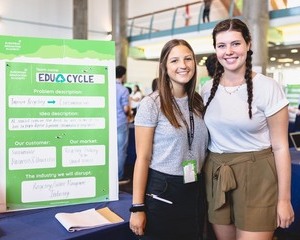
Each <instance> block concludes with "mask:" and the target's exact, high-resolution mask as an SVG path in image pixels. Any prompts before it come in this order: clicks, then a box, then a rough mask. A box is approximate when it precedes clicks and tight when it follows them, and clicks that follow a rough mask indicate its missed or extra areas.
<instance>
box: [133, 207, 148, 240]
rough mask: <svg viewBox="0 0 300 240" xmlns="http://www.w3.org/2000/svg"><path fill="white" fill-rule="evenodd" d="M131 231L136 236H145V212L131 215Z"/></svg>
mask: <svg viewBox="0 0 300 240" xmlns="http://www.w3.org/2000/svg"><path fill="white" fill-rule="evenodd" d="M129 226H130V229H131V230H132V232H133V233H135V234H136V235H140V236H141V235H144V230H145V226H146V213H145V212H133V213H131V215H130V225H129Z"/></svg>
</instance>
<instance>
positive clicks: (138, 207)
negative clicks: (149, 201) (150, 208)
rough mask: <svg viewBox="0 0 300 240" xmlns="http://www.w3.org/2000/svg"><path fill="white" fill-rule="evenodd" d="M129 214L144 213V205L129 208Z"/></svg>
mask: <svg viewBox="0 0 300 240" xmlns="http://www.w3.org/2000/svg"><path fill="white" fill-rule="evenodd" d="M129 211H130V212H146V205H145V204H140V205H132V206H131V208H129Z"/></svg>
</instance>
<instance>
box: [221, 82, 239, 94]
mask: <svg viewBox="0 0 300 240" xmlns="http://www.w3.org/2000/svg"><path fill="white" fill-rule="evenodd" d="M243 83H244V81H242V82H241V83H240V84H239V85H238V86H236V88H234V89H233V90H232V91H229V90H228V89H227V88H226V87H225V83H224V84H223V85H222V86H223V88H224V90H225V92H226V93H228V94H229V95H231V94H234V93H236V92H237V91H238V90H239V89H240V87H241V86H242V85H243Z"/></svg>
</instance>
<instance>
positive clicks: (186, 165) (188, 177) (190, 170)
mask: <svg viewBox="0 0 300 240" xmlns="http://www.w3.org/2000/svg"><path fill="white" fill-rule="evenodd" d="M182 166H183V178H184V183H191V182H195V181H197V171H196V160H186V161H183V163H182Z"/></svg>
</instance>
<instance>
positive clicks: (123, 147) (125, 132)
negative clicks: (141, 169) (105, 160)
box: [117, 123, 129, 180]
mask: <svg viewBox="0 0 300 240" xmlns="http://www.w3.org/2000/svg"><path fill="white" fill-rule="evenodd" d="M117 133H118V175H119V180H120V179H122V178H123V175H124V167H125V162H126V158H127V146H128V136H129V128H128V123H125V124H122V125H121V126H119V127H118V129H117Z"/></svg>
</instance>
